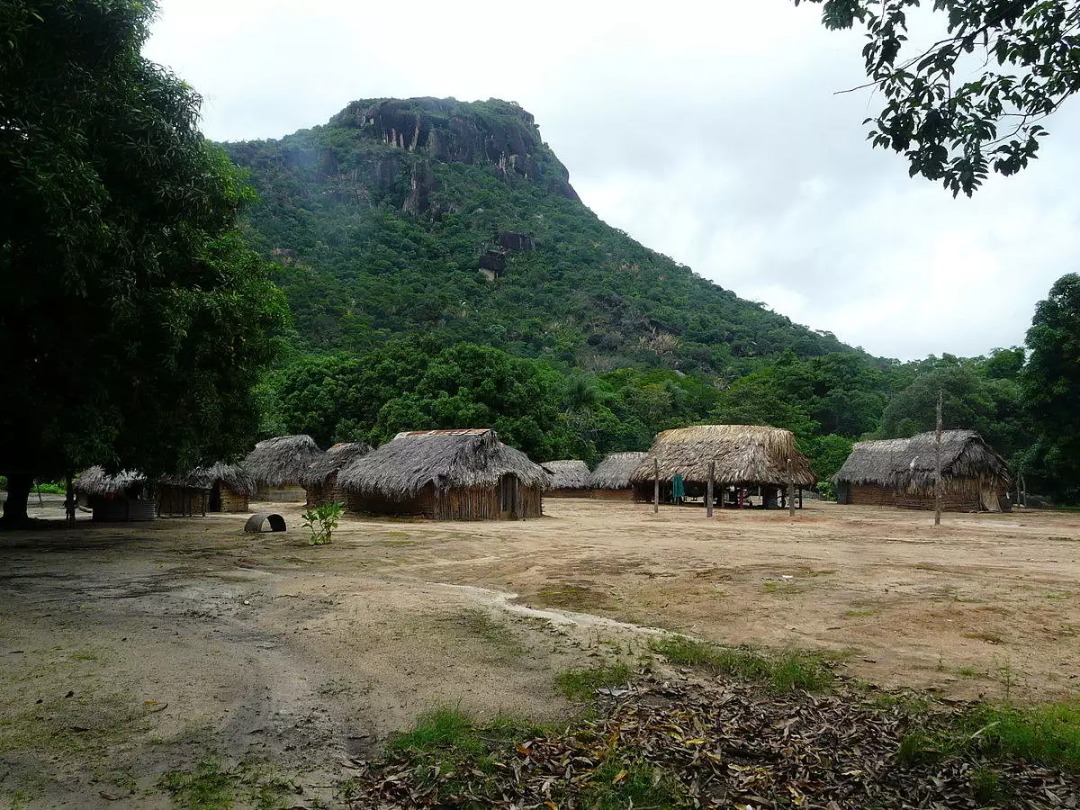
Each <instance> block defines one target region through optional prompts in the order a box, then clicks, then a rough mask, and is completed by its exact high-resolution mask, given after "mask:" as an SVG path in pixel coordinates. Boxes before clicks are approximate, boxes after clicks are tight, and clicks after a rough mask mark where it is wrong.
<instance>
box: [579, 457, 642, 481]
mask: <svg viewBox="0 0 1080 810" xmlns="http://www.w3.org/2000/svg"><path fill="white" fill-rule="evenodd" d="M646 455H647V454H646V453H642V452H634V453H612V454H610V455H609V456H608V457H607V458H605V459H604V460H603V461H601V462H600V464H599V465H597V467H596V469H595V470H593V471H592V475H591V476H589V486H591V487H592V488H593V489H629V487H630V476H631V475H633V474H634V470H635V469H637V466H638V465H639V464H640V463H641V462H642V459H644V458H645V456H646Z"/></svg>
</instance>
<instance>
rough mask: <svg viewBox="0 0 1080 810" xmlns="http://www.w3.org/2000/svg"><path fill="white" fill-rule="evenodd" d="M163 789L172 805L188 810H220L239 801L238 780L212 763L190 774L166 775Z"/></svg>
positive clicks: (204, 763) (212, 761)
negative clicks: (219, 809)
mask: <svg viewBox="0 0 1080 810" xmlns="http://www.w3.org/2000/svg"><path fill="white" fill-rule="evenodd" d="M161 787H163V788H164V789H165V790H167V791H168V792H169V793H170V794H172V799H173V804H175V805H176V806H178V807H183V808H185V810H217V809H218V808H227V807H232V805H233V802H234V801H235V800H236V778H235V777H234V776H233V774H232V773H230V772H229V771H226V770H224V769H223V768H222V766H221V764H220V763H219V762H218V761H217V760H212V759H206V760H203V761H202V762H200V763H199V764H198V765H196V766H195V767H194V768H193V769H192V770H190V771H173V772H171V773H167V774H165V776H163V777H162V779H161Z"/></svg>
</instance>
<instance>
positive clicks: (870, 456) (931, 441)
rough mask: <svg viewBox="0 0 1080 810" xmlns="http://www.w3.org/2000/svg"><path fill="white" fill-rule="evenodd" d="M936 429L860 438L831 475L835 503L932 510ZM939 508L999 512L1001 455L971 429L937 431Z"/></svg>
mask: <svg viewBox="0 0 1080 810" xmlns="http://www.w3.org/2000/svg"><path fill="white" fill-rule="evenodd" d="M935 445H936V440H935V434H934V433H932V432H931V433H920V434H918V435H917V436H912V437H911V438H909V439H883V440H881V441H875V442H859V443H858V444H856V445H855V447H854V448H852V450H851V455H849V456H848V458H847V461H845V462H844V466H843V467H841V468H840V470H839V471H838V472H837V473H836V475H835V476H834V480H835V482H836V492H837V498H836V499H837V501H838V502H839V503H851V504H872V505H874V506H900V507H906V508H909V509H933V508H934V485H935V480H936V478H937V456H936V447H935ZM941 483H942V509H945V510H947V511H950V512H978V511H988V512H1000V511H1001V503H1000V501H1001V498H1002V497H1004V495H1005V493H1006V492H1007V491H1008V489H1009V472H1008V468H1007V467H1006V464H1005V461H1004V459H1002V458H1001V456H999V455H998V454H997V453H996V452H994V450H993V448H992V447H990V445H988V444H987V443H986V442H985V441H984V440H983V438H982V437H981V436H980V435H979V434H978V433H976V432H975V431H973V430H943V431H942V432H941Z"/></svg>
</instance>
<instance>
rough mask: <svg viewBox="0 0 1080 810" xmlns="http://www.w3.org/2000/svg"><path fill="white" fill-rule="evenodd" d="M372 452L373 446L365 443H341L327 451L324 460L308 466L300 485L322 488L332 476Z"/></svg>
mask: <svg viewBox="0 0 1080 810" xmlns="http://www.w3.org/2000/svg"><path fill="white" fill-rule="evenodd" d="M370 452H371V445H370V444H366V443H365V442H339V443H337V444H335V445H334V446H333V447H331V448H330V449H329V450H327V451H326V454H325V455H324V456H323V457H322V458H320V459H319V460H318V461H314V462H312V463H311V464H310V465H309V466H308V468H307V469H306V470H305V471H304V477H303V478H301V479H300V483H301V484H303V485H304V486H305V487H316V486H322V485H323V484H325V483H326V479H327V478H329V477H330V476H331V475H333V474H334V473H338V472H341V470H342V469H344V468H345V467H347V466H348V465H349V464H351V463H352V462H353V461H355V460H356V459H358V458H360V457H361V456H366V455H367V454H368V453H370Z"/></svg>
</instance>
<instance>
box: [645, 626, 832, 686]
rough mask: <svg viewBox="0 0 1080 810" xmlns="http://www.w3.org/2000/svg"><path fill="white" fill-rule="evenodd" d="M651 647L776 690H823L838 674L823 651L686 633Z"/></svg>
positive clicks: (692, 664) (678, 662)
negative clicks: (720, 641)
mask: <svg viewBox="0 0 1080 810" xmlns="http://www.w3.org/2000/svg"><path fill="white" fill-rule="evenodd" d="M651 648H652V650H653V651H654V652H656V653H659V654H660V655H662V656H664V657H665V658H667V659H668V661H670V662H671V663H673V664H676V665H678V666H687V667H694V668H696V669H704V670H705V671H707V672H712V673H717V674H723V675H728V676H730V677H733V678H737V679H739V680H742V681H752V682H755V683H762V684H764V685H766V686H767V687H769V688H770V689H772V690H773V691H776V692H788V691H791V690H792V689H806V690H808V691H821V690H824V689H828V688H829V687H831V686H832V685H833V682H834V681H835V676H834V675H833V673H832V670H831V669H830V667H829V662H828V659H827V658H826V657H825V656H824V655H822V654H821V653H813V652H806V651H802V650H785V651H781V652H763V651H758V650H754V649H751V648H749V647H721V646H719V645H716V644H707V643H705V642H701V641H694V640H693V639H689V638H686V637H684V636H667V637H665V638H662V639H658V640H655V641H653V643H652V645H651Z"/></svg>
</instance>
